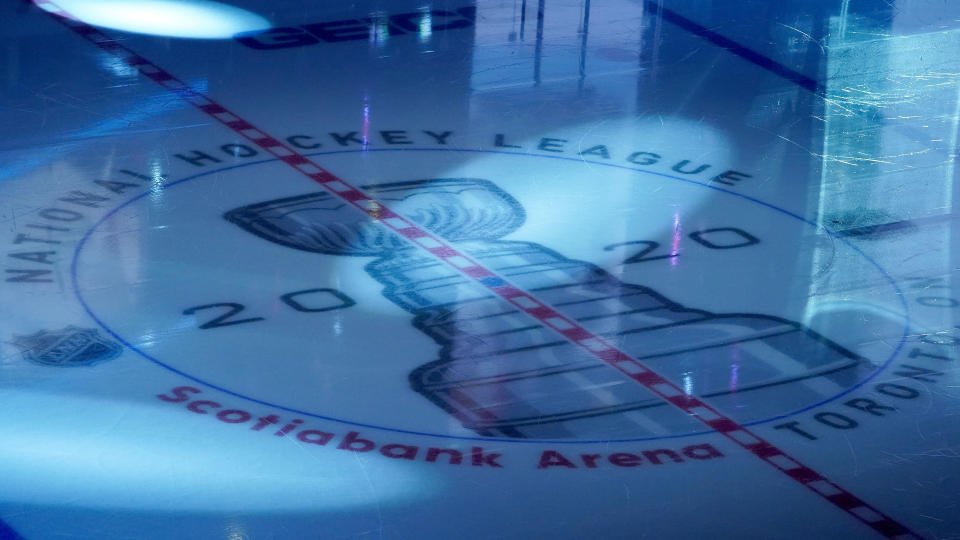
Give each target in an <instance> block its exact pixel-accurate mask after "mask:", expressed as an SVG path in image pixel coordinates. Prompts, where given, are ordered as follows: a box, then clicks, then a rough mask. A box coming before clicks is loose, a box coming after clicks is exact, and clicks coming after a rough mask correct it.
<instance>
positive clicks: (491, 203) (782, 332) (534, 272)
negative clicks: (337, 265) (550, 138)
mask: <svg viewBox="0 0 960 540" xmlns="http://www.w3.org/2000/svg"><path fill="white" fill-rule="evenodd" d="M363 189H364V191H366V192H368V193H370V194H371V195H372V196H374V197H376V198H377V199H378V200H381V201H383V202H384V203H386V204H388V205H389V206H390V207H391V209H393V211H395V212H397V213H399V214H400V215H403V216H404V217H406V218H407V219H409V220H411V221H413V222H414V223H416V224H417V225H419V226H421V227H423V228H425V229H427V230H428V231H430V232H431V233H432V234H435V235H437V236H438V237H440V238H443V239H444V240H445V241H448V242H456V243H457V246H458V248H459V249H460V250H462V251H463V252H464V253H466V254H467V255H468V256H470V257H471V258H473V259H474V260H476V261H477V262H479V263H480V264H482V265H483V266H484V267H486V268H489V269H491V270H493V271H494V272H496V273H497V274H498V275H502V276H504V277H505V278H507V279H509V280H510V281H511V282H512V283H514V284H515V285H516V286H518V287H520V288H522V289H524V290H528V291H531V292H533V293H534V294H535V296H536V297H537V298H538V299H540V300H542V301H544V302H546V303H547V304H549V305H551V306H553V307H555V308H557V309H559V310H560V311H562V312H563V313H564V314H565V315H567V316H569V317H571V318H573V319H574V320H576V321H577V322H578V323H579V324H581V325H582V326H583V327H584V328H586V329H587V330H589V331H590V332H592V333H593V334H594V335H597V336H600V337H602V338H604V339H606V340H608V341H609V342H611V343H616V344H618V345H619V347H620V348H621V349H622V350H624V351H626V352H627V353H629V354H631V355H632V356H633V357H634V358H637V359H641V360H642V361H643V362H644V363H645V364H647V365H648V366H650V367H651V368H653V369H655V370H656V371H657V372H658V373H661V374H663V375H664V376H666V377H667V378H668V379H670V380H674V381H681V382H682V383H683V387H684V391H685V392H686V393H687V394H688V395H697V396H700V397H710V398H711V401H712V402H714V403H716V404H717V405H719V406H721V407H724V408H725V409H728V410H736V411H737V412H738V415H737V420H738V421H740V422H749V421H754V420H758V419H762V418H765V417H768V416H773V415H774V414H775V411H771V404H772V403H774V402H776V403H779V404H783V403H784V402H787V403H790V404H794V403H804V402H814V401H819V400H821V399H823V398H824V397H827V396H829V395H831V394H835V393H839V392H840V391H842V390H843V389H845V388H848V387H850V386H852V385H854V384H856V382H857V381H859V380H860V379H862V378H863V377H864V376H866V375H867V374H868V373H869V372H871V371H872V366H871V365H870V364H869V362H866V361H865V360H863V359H861V358H859V357H858V356H857V355H855V354H854V353H852V352H850V351H848V350H846V349H844V348H843V347H841V346H840V345H838V344H836V343H834V342H832V341H830V340H828V339H826V338H825V337H823V336H821V335H819V334H817V333H815V332H813V331H811V330H809V329H807V328H805V327H803V326H802V325H800V324H798V323H795V322H792V321H788V320H785V319H781V318H777V317H772V316H767V315H759V314H715V313H709V312H706V311H702V310H697V309H689V308H686V307H684V306H682V305H680V304H678V303H676V302H673V301H671V300H669V299H668V298H666V297H664V296H663V295H661V294H659V293H657V292H656V291H655V290H653V289H651V288H648V287H643V286H639V285H634V284H629V283H624V282H621V281H619V280H617V279H616V278H615V277H613V276H612V275H610V274H609V273H607V272H606V271H605V270H603V269H601V268H599V267H597V266H595V265H593V264H590V263H588V262H584V261H578V260H573V259H568V258H566V257H564V256H563V255H561V254H559V253H557V252H556V251H553V250H551V249H549V248H547V247H545V246H542V245H539V244H535V243H530V242H522V241H506V240H502V238H503V237H505V236H506V235H508V234H510V233H512V232H514V231H516V230H517V229H519V228H520V226H522V225H523V223H524V220H525V213H524V210H523V207H522V205H520V203H519V202H518V201H517V200H516V199H514V198H513V197H512V196H510V195H509V194H508V193H506V192H505V191H503V190H502V189H500V188H499V187H497V186H496V185H495V184H494V183H492V182H490V181H488V180H482V179H468V178H455V179H431V180H418V181H411V182H399V183H389V184H379V185H371V186H364V187H363ZM224 217H225V218H226V219H227V220H228V221H230V222H231V223H234V224H236V225H238V226H240V227H242V228H243V229H244V230H247V231H249V232H251V233H253V234H255V235H257V236H259V237H261V238H264V239H266V240H269V241H271V242H274V243H277V244H281V245H284V246H287V247H291V248H295V249H299V250H303V251H310V252H315V253H321V254H325V255H336V256H354V257H372V258H375V260H373V261H372V262H370V263H368V264H367V265H366V267H365V269H366V271H367V272H368V273H369V274H370V276H371V277H373V278H374V279H376V280H377V281H378V282H379V283H381V284H382V285H383V286H384V289H383V294H384V296H385V297H387V298H388V299H389V300H391V301H392V302H393V303H395V304H396V305H398V306H400V307H402V308H403V309H404V310H406V311H407V312H409V313H410V314H411V315H412V317H413V318H412V324H413V325H414V327H416V328H417V329H418V330H419V331H421V332H423V333H424V334H426V335H428V336H429V337H430V338H431V339H432V340H433V341H434V342H435V343H437V345H439V347H440V350H439V353H438V356H437V357H436V358H434V359H424V363H423V364H422V365H421V366H420V367H419V368H417V369H415V370H414V371H413V372H412V373H411V374H410V386H411V388H412V389H413V390H415V391H416V392H419V393H420V394H421V395H423V396H424V397H426V398H427V399H428V400H430V401H431V402H432V403H434V404H436V405H437V406H439V407H441V408H442V409H443V410H445V411H447V412H448V413H449V414H451V415H453V416H454V417H456V418H457V419H458V420H459V421H460V422H461V423H462V424H463V426H464V427H466V428H468V429H471V430H474V431H475V432H477V433H478V434H480V435H484V436H500V437H515V438H585V437H596V436H601V435H604V434H607V435H609V434H610V433H614V432H616V433H621V434H622V433H625V432H626V433H629V434H630V435H631V436H633V435H639V436H644V435H646V436H649V435H664V434H673V433H675V432H676V430H677V429H680V426H678V425H675V424H674V423H675V422H676V421H677V419H676V416H675V415H673V414H672V412H671V411H670V410H669V408H667V407H663V405H665V402H664V401H663V400H662V399H660V398H659V397H658V396H656V395H654V394H653V393H651V392H650V391H649V390H647V389H645V388H644V387H642V386H638V385H635V384H631V383H630V382H629V381H628V380H625V379H624V378H623V377H622V376H621V375H619V374H618V373H616V372H614V371H611V370H609V369H607V368H606V364H605V363H604V362H602V361H601V360H600V359H598V358H597V357H596V356H595V355H591V354H589V353H588V352H587V351H585V350H583V349H581V348H580V347H577V346H575V345H573V344H572V343H570V342H569V341H568V340H564V339H562V338H561V337H560V336H558V335H557V333H556V332H555V331H553V330H551V329H550V328H547V327H545V326H544V325H540V324H533V323H532V321H530V319H529V317H528V316H527V315H526V314H525V313H524V312H522V311H521V310H519V309H517V308H516V307H515V306H512V305H511V304H509V303H506V302H504V301H503V300H502V299H500V298H498V297H496V296H495V295H494V294H492V293H491V292H490V291H489V290H488V289H486V288H484V287H482V286H479V285H478V284H476V283H475V282H474V281H473V280H470V279H468V278H467V277H465V276H463V274H462V273H460V272H457V271H456V270H455V269H453V268H450V267H449V266H448V265H446V264H443V263H442V262H440V261H437V260H436V259H435V258H433V257H429V256H427V255H424V254H423V253H422V252H421V251H418V250H416V249H415V248H414V247H413V246H412V245H411V244H410V243H409V242H407V241H405V240H404V239H403V238H401V237H400V236H399V235H398V234H396V233H394V232H392V231H391V230H390V229H389V228H388V227H385V226H383V224H381V223H380V222H379V220H375V219H371V218H370V217H369V216H367V215H363V214H359V213H357V212H355V211H353V209H352V208H349V206H348V205H346V204H344V203H343V202H342V201H340V200H338V199H337V198H335V197H333V196H331V195H329V194H327V193H326V192H319V193H310V194H306V195H301V196H296V197H288V198H283V199H277V200H272V201H266V202H262V203H257V204H253V205H249V206H245V207H242V208H237V209H234V210H231V211H229V212H227V213H226V214H225V216H224ZM547 323H548V324H550V322H549V321H547ZM556 324H566V323H565V322H564V321H563V320H562V319H558V320H557V321H556ZM560 330H562V328H560Z"/></svg>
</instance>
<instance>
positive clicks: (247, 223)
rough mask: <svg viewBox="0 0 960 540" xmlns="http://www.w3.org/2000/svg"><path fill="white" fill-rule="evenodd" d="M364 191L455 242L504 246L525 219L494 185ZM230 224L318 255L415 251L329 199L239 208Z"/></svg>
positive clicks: (466, 182) (413, 185)
mask: <svg viewBox="0 0 960 540" xmlns="http://www.w3.org/2000/svg"><path fill="white" fill-rule="evenodd" d="M362 189H363V190H364V191H366V192H367V193H368V194H369V195H370V196H371V197H373V198H374V199H377V200H379V201H380V202H382V203H384V204H385V205H386V206H387V207H389V208H390V209H391V210H393V211H394V212H396V213H398V214H400V215H402V216H404V217H406V218H407V219H409V220H411V221H413V222H414V223H416V224H417V225H419V226H421V227H423V228H425V229H427V230H428V231H430V232H431V233H433V234H435V235H437V236H440V237H441V238H443V239H445V240H447V241H450V242H457V241H465V240H493V239H496V238H500V237H502V236H504V235H506V234H509V233H511V232H513V231H515V230H516V229H518V228H519V227H520V226H521V225H522V224H523V222H524V219H525V214H524V211H523V207H522V206H521V205H520V203H519V202H517V201H516V199H514V198H513V197H511V196H510V195H509V194H507V193H506V192H504V191H503V190H501V189H500V188H498V187H497V186H495V185H494V184H493V183H491V182H489V181H487V180H481V179H475V178H443V179H431V180H415V181H411V182H396V183H390V184H377V185H370V186H363V187H362ZM224 218H225V219H226V220H227V221H229V222H231V223H233V224H235V225H238V226H239V227H241V228H243V229H244V230H246V231H248V232H250V233H253V234H255V235H257V236H259V237H261V238H264V239H266V240H269V241H271V242H274V243H277V244H281V245H284V246H287V247H291V248H294V249H299V250H303V251H311V252H315V253H324V254H328V255H351V256H361V257H383V256H387V255H389V254H390V253H392V252H395V251H397V250H400V249H404V248H407V247H409V244H408V243H407V241H406V240H404V239H403V238H402V237H400V236H399V235H397V234H395V233H393V232H392V231H391V230H390V229H388V228H387V227H385V226H383V225H382V224H380V223H379V222H378V221H377V220H376V219H374V218H372V217H370V216H369V215H368V214H366V213H364V212H361V211H359V210H358V209H355V208H351V207H350V205H349V204H348V203H346V202H344V201H342V200H340V199H338V198H337V197H335V196H333V195H331V194H329V193H327V192H316V193H308V194H305V195H298V196H295V197H286V198H283V199H275V200H272V201H266V202H262V203H256V204H252V205H249V206H244V207H241V208H236V209H233V210H230V211H228V212H227V213H225V214H224Z"/></svg>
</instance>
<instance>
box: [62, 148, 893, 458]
mask: <svg viewBox="0 0 960 540" xmlns="http://www.w3.org/2000/svg"><path fill="white" fill-rule="evenodd" d="M372 152H460V153H474V154H494V155H507V156H517V157H536V158H546V159H558V160H564V161H575V162H578V163H582V162H584V161H585V160H583V159H580V158H574V157H568V156H551V155H543V154H535V153H531V152H508V151H502V150H476V149H464V148H416V147H414V148H364V149H356V150H333V151H326V152H311V153H305V154H303V155H304V156H308V157H313V156H329V155H336V154H355V153H372ZM279 161H281V160H280V159H279V158H270V159H261V160H256V161H250V162H247V163H241V164H238V165H231V166H229V167H221V168H218V169H211V170H209V171H204V172H202V173H198V174H194V175H191V176H186V177H184V178H180V179H179V180H173V181H170V182H164V183H163V184H161V189H167V188H170V187H173V186H175V185H177V184H182V183H184V182H189V181H191V180H196V179H197V178H202V177H204V176H209V175H212V174H217V173H222V172H225V171H230V170H234V169H240V168H244V167H251V166H254V165H262V164H264V163H272V162H279ZM586 162H587V163H589V164H591V165H600V166H605V167H613V168H616V169H623V170H628V171H634V172H639V173H644V174H652V175H654V176H660V177H663V178H669V179H671V180H677V181H680V182H685V183H688V184H693V185H696V186H700V187H703V188H707V189H712V190H715V191H719V192H721V193H725V194H727V195H732V196H734V197H738V198H741V199H744V200H746V201H749V202H752V203H754V204H759V205H760V206H763V207H765V208H768V209H770V210H773V211H775V212H779V213H781V214H784V215H786V216H789V217H791V218H793V219H796V220H798V221H800V222H802V223H805V224H807V225H809V226H811V227H814V228H815V229H818V230H822V231H823V232H825V233H826V234H827V235H828V236H830V237H831V238H832V239H834V240H838V241H840V242H841V243H843V244H845V245H846V246H847V247H849V248H850V249H852V250H853V251H854V252H856V253H857V254H858V255H860V256H861V257H863V258H864V259H865V260H866V261H867V262H869V263H870V264H871V265H872V266H873V267H874V268H876V269H877V271H878V272H880V275H882V276H883V278H884V279H885V280H886V281H887V283H889V284H890V286H891V287H892V288H893V290H894V292H895V294H896V296H897V298H898V299H899V300H900V303H901V306H902V307H903V318H904V329H903V335H902V336H901V337H900V340H899V341H898V342H897V346H896V347H895V348H894V350H893V352H892V353H891V354H890V356H889V357H888V358H887V359H886V360H885V361H884V362H883V364H881V365H880V366H879V367H877V369H876V370H874V372H873V373H871V374H870V375H869V376H868V377H865V378H864V379H863V380H861V381H859V382H858V383H857V384H855V385H853V386H851V387H850V388H847V389H846V390H844V391H843V392H840V393H839V394H836V395H834V396H832V397H830V398H827V399H824V400H821V401H818V402H816V403H813V404H810V405H807V406H805V407H801V408H799V409H796V410H794V411H790V412H787V413H784V414H780V415H777V416H773V417H770V418H766V419H763V420H755V421H753V422H749V423H745V424H743V425H744V426H747V427H749V426H755V425H760V424H766V423H769V422H774V421H776V420H781V419H784V418H789V417H791V416H794V415H797V414H800V413H802V412H805V411H808V410H811V409H814V408H816V407H819V406H821V405H824V404H827V403H830V402H832V401H834V400H836V399H839V398H841V397H843V396H845V395H847V394H849V393H851V392H853V391H854V390H856V389H858V388H860V387H862V386H863V385H865V384H867V383H868V382H870V381H871V380H872V379H873V378H875V377H876V376H877V375H879V374H880V373H881V372H883V371H884V370H885V369H887V368H888V367H889V366H890V364H891V363H892V362H893V360H894V358H896V357H897V356H898V355H899V354H900V351H901V350H902V349H903V346H904V344H905V343H906V341H907V336H908V335H909V334H910V312H909V308H908V306H907V301H906V299H905V298H904V295H903V291H902V290H901V289H900V287H899V286H897V283H896V281H895V280H894V279H893V278H892V277H891V276H890V274H888V273H887V271H886V270H884V269H883V267H882V266H880V264H879V263H877V262H876V261H874V260H873V259H872V258H871V257H870V256H869V255H867V254H866V253H864V252H863V251H862V250H861V249H860V248H858V247H857V246H855V245H853V244H852V243H850V242H849V241H848V240H847V239H845V238H843V237H841V236H839V235H838V234H836V233H834V232H833V231H831V230H830V229H828V228H826V227H822V226H820V225H818V224H816V223H815V222H813V221H810V220H808V219H806V218H804V217H803V216H801V215H799V214H794V213H793V212H790V211H789V210H785V209H783V208H780V207H778V206H776V205H773V204H770V203H767V202H764V201H761V200H760V199H757V198H754V197H751V196H749V195H745V194H743V193H737V192H735V191H731V190H729V189H725V188H722V187H719V186H715V185H710V184H708V183H705V182H701V181H698V180H693V179H690V178H681V177H679V176H673V175H670V174H666V173H661V172H656V171H650V170H647V169H642V168H638V167H630V166H627V165H618V164H616V163H605V162H598V161H586ZM152 193H153V191H152V190H148V191H145V192H143V193H141V194H139V195H136V196H134V197H131V198H130V199H129V200H127V201H126V202H124V203H122V204H120V205H119V206H116V207H114V208H113V209H111V210H110V211H109V212H107V213H106V214H105V215H104V216H103V217H101V218H100V219H99V220H97V222H96V223H94V224H93V225H91V226H90V228H89V229H87V230H86V232H84V234H83V237H82V238H81V239H80V241H79V242H77V245H76V247H75V248H74V251H73V256H72V258H71V261H70V282H71V285H72V286H73V291H74V295H75V296H76V298H77V300H78V301H79V302H80V305H81V306H82V307H83V309H84V311H85V312H86V313H87V315H89V316H90V317H91V318H92V319H93V320H94V321H95V322H96V323H97V324H98V325H99V326H100V327H101V328H103V330H104V331H105V332H107V333H108V334H110V335H111V336H112V337H113V338H114V339H116V340H117V341H119V342H120V343H122V344H123V345H124V346H125V347H127V348H129V349H130V350H132V351H134V352H136V353H137V354H139V355H140V356H142V357H143V358H145V359H147V360H149V361H151V362H153V363H154V364H156V365H158V366H160V367H163V368H165V369H167V370H169V371H171V372H173V373H176V374H177V375H180V376H182V377H185V378H187V379H189V380H191V381H193V382H196V383H199V384H201V385H203V386H206V387H208V388H211V389H213V390H217V391H220V392H223V393H225V394H228V395H231V396H234V397H238V398H241V399H243V400H246V401H249V402H252V403H256V404H258V405H263V406H266V407H271V408H273V409H279V410H282V411H286V412H290V413H294V414H298V415H302V416H307V417H310V418H317V419H320V420H327V421H331V422H337V423H340V424H346V425H350V426H356V427H363V428H370V429H377V430H381V431H389V432H394V433H405V434H408V435H419V436H424V437H432V438H439V439H454V440H468V441H497V442H507V443H522V444H608V443H626V442H642V441H655V440H664V439H681V438H686V437H695V436H700V435H708V434H710V433H714V432H713V431H711V430H704V431H695V432H693V433H683V434H678V435H663V436H659V437H640V438H632V439H596V440H552V439H508V438H501V437H470V436H461V435H443V434H440V433H429V432H424V431H416V430H409V429H400V428H391V427H386V426H379V425H376V424H366V423H363V422H354V421H351V420H343V419H340V418H334V417H332V416H324V415H322V414H317V413H311V412H307V411H302V410H299V409H294V408H291V407H285V406H283V405H277V404H275V403H270V402H268V401H263V400H259V399H257V398H254V397H250V396H247V395H244V394H240V393H238V392H234V391H232V390H229V389H227V388H223V387H221V386H218V385H216V384H212V383H210V382H207V381H205V380H202V379H199V378H197V377H194V376H193V375H190V374H188V373H186V372H184V371H182V370H180V369H177V368H176V367H174V366H171V365H169V364H166V363H164V362H162V361H160V360H159V359H157V358H154V357H153V356H151V355H149V354H147V353H146V352H144V351H142V350H140V349H138V348H137V347H136V346H135V345H133V344H132V343H130V342H129V341H127V340H126V339H124V338H123V337H121V336H120V335H119V334H117V333H116V332H114V331H113V329H111V328H110V327H109V326H107V324H106V323H104V322H103V321H102V320H100V318H99V317H97V315H96V314H95V313H94V312H93V310H92V309H91V308H90V306H89V304H87V301H86V299H85V298H84V297H83V294H82V292H81V291H80V287H79V283H78V277H77V263H78V259H79V257H80V252H81V251H82V250H83V248H84V246H85V245H86V243H87V240H88V239H89V238H90V236H91V235H92V234H93V232H94V231H95V230H96V229H97V228H99V227H100V225H102V224H103V223H104V222H106V221H107V220H108V219H110V218H111V217H112V216H113V215H114V214H116V213H117V212H119V211H120V210H122V209H123V208H125V207H127V206H129V205H130V204H133V203H134V202H136V201H138V200H140V199H142V198H144V197H147V196H149V195H151V194H152Z"/></svg>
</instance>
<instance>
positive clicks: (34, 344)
mask: <svg viewBox="0 0 960 540" xmlns="http://www.w3.org/2000/svg"><path fill="white" fill-rule="evenodd" d="M13 344H14V345H15V346H16V347H17V348H19V349H20V350H21V351H23V352H22V354H23V357H24V358H25V359H26V360H29V361H31V362H34V363H37V364H42V365H45V366H57V367H65V366H89V365H92V364H96V363H97V362H102V361H104V360H109V359H111V358H116V357H117V356H119V355H120V353H121V352H122V351H123V348H122V347H121V346H120V345H118V344H116V343H114V342H112V341H110V340H107V339H104V338H103V337H101V336H100V333H99V332H97V330H95V329H92V328H77V327H76V326H68V327H66V328H63V329H61V330H41V331H39V332H37V333H36V334H30V335H27V336H14V338H13Z"/></svg>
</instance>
